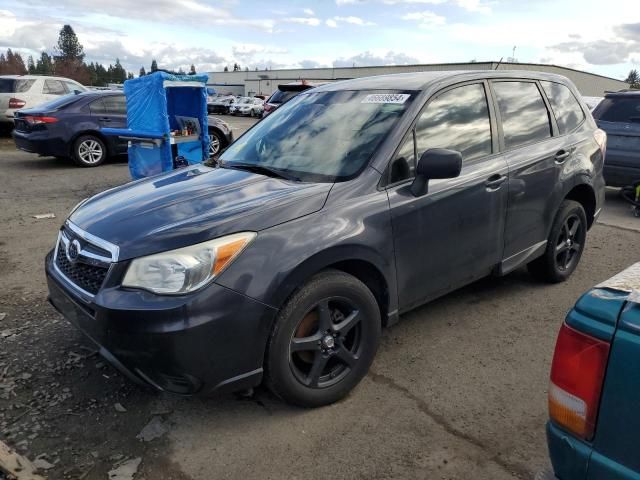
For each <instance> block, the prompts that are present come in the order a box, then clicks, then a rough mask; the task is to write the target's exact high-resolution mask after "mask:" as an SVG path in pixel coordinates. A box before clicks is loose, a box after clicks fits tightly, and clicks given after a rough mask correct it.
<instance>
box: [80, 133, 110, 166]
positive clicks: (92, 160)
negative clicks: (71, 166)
mask: <svg viewBox="0 0 640 480" xmlns="http://www.w3.org/2000/svg"><path fill="white" fill-rule="evenodd" d="M106 157H107V149H106V146H105V144H104V142H103V141H102V140H101V139H100V138H98V137H94V136H93V135H83V136H81V137H80V138H78V139H77V140H76V142H75V145H74V155H73V158H74V161H75V162H76V164H78V165H80V166H81V167H97V166H98V165H100V164H101V163H102V162H104V160H105V158H106Z"/></svg>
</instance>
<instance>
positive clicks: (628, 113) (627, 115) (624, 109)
mask: <svg viewBox="0 0 640 480" xmlns="http://www.w3.org/2000/svg"><path fill="white" fill-rule="evenodd" d="M593 117H594V118H595V119H596V120H602V121H605V122H624V123H630V122H640V95H638V96H637V97H635V96H634V97H623V96H620V97H606V98H605V99H604V100H603V101H602V102H600V104H599V105H598V106H597V107H596V109H595V110H594V111H593Z"/></svg>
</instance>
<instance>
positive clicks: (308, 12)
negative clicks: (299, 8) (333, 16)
mask: <svg viewBox="0 0 640 480" xmlns="http://www.w3.org/2000/svg"><path fill="white" fill-rule="evenodd" d="M303 12H304V14H305V15H309V16H310V17H313V16H315V13H314V11H313V10H311V9H310V8H305V9H304V10H303Z"/></svg>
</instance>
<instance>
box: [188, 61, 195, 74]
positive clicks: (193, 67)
mask: <svg viewBox="0 0 640 480" xmlns="http://www.w3.org/2000/svg"><path fill="white" fill-rule="evenodd" d="M195 74H196V66H195V65H194V64H193V63H192V64H191V70H189V75H195Z"/></svg>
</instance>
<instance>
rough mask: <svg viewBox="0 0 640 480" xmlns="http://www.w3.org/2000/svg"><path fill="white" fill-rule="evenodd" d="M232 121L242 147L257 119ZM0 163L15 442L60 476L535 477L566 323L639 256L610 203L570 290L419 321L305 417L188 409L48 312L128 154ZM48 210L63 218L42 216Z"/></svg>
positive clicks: (209, 404) (1, 299) (0, 244)
mask: <svg viewBox="0 0 640 480" xmlns="http://www.w3.org/2000/svg"><path fill="white" fill-rule="evenodd" d="M225 119H226V120H229V119H228V118H225ZM229 121H230V123H231V124H232V126H233V127H234V129H235V133H236V135H238V134H239V133H241V132H242V131H243V129H245V128H246V127H247V126H248V125H250V124H251V123H252V120H249V119H235V118H232V119H230V120H229ZM0 163H1V166H2V168H1V169H0V222H1V223H0V224H1V225H2V227H1V229H0V440H2V441H4V442H6V443H7V444H9V445H11V446H13V447H15V448H16V449H17V450H18V451H19V452H21V453H23V454H25V455H26V456H27V457H29V458H30V459H32V460H34V459H36V458H39V459H40V460H39V464H40V465H42V466H45V467H50V468H48V470H47V471H46V474H47V475H48V477H49V478H50V479H65V478H69V479H106V478H108V475H107V472H108V471H110V470H112V469H114V468H116V467H118V466H120V467H119V468H120V471H121V472H124V471H126V470H127V469H129V472H132V471H135V470H137V474H136V476H135V478H136V479H140V478H146V479H154V480H155V479H194V480H195V479H202V480H205V479H207V480H208V479H212V478H216V479H221V478H229V479H235V478H243V479H245V480H249V479H254V478H255V479H271V478H273V479H281V478H320V477H328V476H331V477H332V478H367V479H369V478H425V479H427V478H428V479H469V478H473V479H491V480H498V479H509V478H532V477H533V474H534V473H535V472H536V471H537V470H539V469H540V468H541V467H543V466H545V465H546V464H547V459H546V446H545V440H544V423H545V420H546V388H547V379H548V369H549V364H550V360H551V354H552V351H553V345H554V341H555V336H556V333H557V330H558V328H559V326H560V324H561V322H562V320H563V318H564V315H565V314H566V312H567V310H568V309H569V308H570V307H571V305H572V304H573V303H574V302H575V300H576V299H577V297H578V296H579V295H580V294H581V293H582V292H583V291H585V290H586V289H588V288H590V287H591V286H592V285H594V284H596V283H598V282H600V281H602V280H603V279H606V278H608V277H609V276H611V275H612V274H614V273H616V272H618V271H619V270H621V269H622V268H624V267H626V266H628V265H630V264H631V263H633V262H635V261H637V252H638V251H639V249H640V236H639V235H638V233H637V231H636V230H635V229H636V228H637V226H636V225H635V224H634V223H633V222H630V221H629V220H630V219H629V217H628V214H629V212H628V209H626V208H625V207H624V206H622V205H621V204H620V203H618V200H617V197H616V196H615V194H614V193H613V192H611V193H610V194H609V198H608V200H610V202H611V204H612V207H611V208H609V207H607V212H606V214H607V216H606V223H607V225H603V224H600V225H597V226H595V227H594V228H593V229H592V231H591V233H590V235H589V239H588V246H587V249H586V251H585V255H584V257H583V260H582V263H581V265H580V267H579V268H578V270H577V271H576V273H575V275H574V276H573V277H572V278H571V279H570V280H569V281H568V282H566V283H564V284H562V285H553V286H549V285H542V284H539V283H536V282H535V281H533V280H532V279H531V278H530V277H529V276H528V275H527V274H526V272H525V271H517V272H514V273H513V274H511V275H509V276H507V277H504V278H499V279H495V278H489V279H485V280H482V281H480V282H477V283H475V284H473V285H471V286H469V287H467V288H464V289H462V290H460V291H458V292H455V293H453V294H450V295H447V296H446V297H444V298H442V299H440V300H437V301H435V302H432V303H431V304H429V305H427V306H425V307H422V308H419V309H417V310H415V311H413V312H411V313H409V314H407V315H405V316H404V317H403V318H402V321H401V322H400V323H399V324H398V325H396V326H394V327H392V328H390V329H388V330H387V331H386V332H384V335H383V340H382V344H381V347H380V350H379V353H378V356H377V359H376V361H375V362H374V365H373V367H372V371H371V373H370V374H369V375H368V376H367V377H366V379H365V380H364V381H363V382H362V384H361V385H360V386H359V387H358V388H357V389H356V390H355V392H353V394H352V395H350V396H349V397H348V398H347V399H346V400H344V401H342V402H340V403H338V404H336V405H333V406H330V407H325V408H322V409H317V410H301V409H298V408H293V407H289V406H287V405H285V404H283V403H281V402H280V401H278V400H277V399H275V398H273V397H272V396H271V395H270V394H269V393H268V392H266V391H264V390H262V389H257V390H256V392H255V394H254V395H253V396H251V397H241V396H234V395H228V396H218V397H214V398H180V397H174V396H168V395H160V394H156V393H153V392H150V391H147V390H144V389H141V388H138V387H136V386H134V385H132V384H131V383H130V382H129V381H127V380H126V379H124V378H123V377H122V376H121V375H119V374H118V373H117V372H115V371H114V369H113V368H111V367H110V366H109V365H108V364H106V362H104V361H103V360H102V359H101V358H100V357H98V356H97V354H96V352H95V350H94V349H93V347H92V346H91V345H90V344H89V343H88V342H86V341H85V340H84V339H83V338H82V337H81V336H80V335H79V334H78V333H77V332H76V331H75V330H74V329H73V328H71V327H70V326H69V325H68V324H67V322H66V321H65V320H64V319H63V318H62V317H61V316H60V315H58V314H57V313H56V312H55V311H54V310H53V309H52V308H51V307H50V306H49V305H48V303H47V302H46V286H45V281H44V272H43V265H42V264H43V258H44V256H45V254H46V252H47V251H48V250H49V249H50V248H51V247H52V246H53V243H54V239H55V236H56V231H57V229H58V228H59V226H60V224H61V223H62V221H63V220H64V218H65V216H66V214H67V212H68V211H69V210H70V209H71V208H72V207H73V206H74V205H75V204H76V203H77V202H79V201H80V200H81V199H83V198H85V197H87V196H89V195H92V194H94V193H97V192H100V191H102V190H104V189H106V188H109V187H112V186H114V185H118V184H121V183H124V182H126V181H127V180H128V170H127V167H126V160H123V159H119V160H118V159H116V160H113V161H110V162H109V163H108V164H106V165H104V166H101V167H99V168H97V169H80V168H76V167H74V166H73V164H72V163H71V162H64V161H59V160H55V159H52V158H38V157H36V156H34V155H30V154H26V153H23V152H18V151H16V150H15V149H14V148H13V144H12V142H11V139H9V138H0ZM45 213H53V214H55V218H53V219H42V220H38V219H35V218H33V215H36V214H45ZM637 223H638V225H640V220H638V221H637ZM137 459H141V460H142V461H141V463H139V465H138V462H137ZM127 460H135V461H134V462H129V463H127V462H126V461H127ZM123 462H125V463H124V464H123ZM122 478H131V477H130V476H128V477H127V476H125V477H122Z"/></svg>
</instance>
